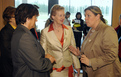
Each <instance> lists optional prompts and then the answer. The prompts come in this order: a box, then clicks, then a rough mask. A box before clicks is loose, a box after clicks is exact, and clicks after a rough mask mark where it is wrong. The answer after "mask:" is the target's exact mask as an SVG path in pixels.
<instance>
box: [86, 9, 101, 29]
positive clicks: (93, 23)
mask: <svg viewBox="0 0 121 77" xmlns="http://www.w3.org/2000/svg"><path fill="white" fill-rule="evenodd" d="M85 22H86V24H87V26H88V27H91V28H92V29H93V30H95V28H96V27H97V25H98V24H99V22H100V15H99V14H98V15H97V16H95V15H94V14H93V13H92V12H91V11H90V10H86V11H85Z"/></svg>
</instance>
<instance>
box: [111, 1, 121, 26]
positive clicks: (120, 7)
mask: <svg viewBox="0 0 121 77" xmlns="http://www.w3.org/2000/svg"><path fill="white" fill-rule="evenodd" d="M120 14H121V0H113V16H112V17H113V18H112V26H113V27H114V28H116V27H117V26H118V22H119V15H120Z"/></svg>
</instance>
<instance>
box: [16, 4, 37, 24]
mask: <svg viewBox="0 0 121 77" xmlns="http://www.w3.org/2000/svg"><path fill="white" fill-rule="evenodd" d="M34 15H37V16H38V15H39V12H38V10H37V8H36V7H35V6H33V5H32V4H27V3H23V4H21V5H19V6H18V7H17V8H16V12H15V19H16V24H17V25H18V24H24V23H25V22H26V19H27V18H29V19H31V18H32V17H33V16H34Z"/></svg>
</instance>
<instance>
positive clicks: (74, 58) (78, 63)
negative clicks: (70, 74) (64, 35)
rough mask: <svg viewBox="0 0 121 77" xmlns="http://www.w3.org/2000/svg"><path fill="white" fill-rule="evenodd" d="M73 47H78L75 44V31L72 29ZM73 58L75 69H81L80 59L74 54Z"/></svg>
mask: <svg viewBox="0 0 121 77" xmlns="http://www.w3.org/2000/svg"><path fill="white" fill-rule="evenodd" d="M71 36H72V38H71V45H72V46H74V47H76V43H75V39H74V35H73V31H72V29H71ZM72 58H73V64H74V68H75V69H77V68H80V62H79V59H78V57H77V56H75V55H74V54H72Z"/></svg>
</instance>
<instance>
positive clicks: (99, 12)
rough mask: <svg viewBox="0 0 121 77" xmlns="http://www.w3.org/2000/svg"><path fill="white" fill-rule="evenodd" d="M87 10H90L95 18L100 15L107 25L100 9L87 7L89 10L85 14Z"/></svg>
mask: <svg viewBox="0 0 121 77" xmlns="http://www.w3.org/2000/svg"><path fill="white" fill-rule="evenodd" d="M86 10H90V11H91V12H92V13H93V14H94V15H95V16H97V15H98V14H100V19H101V20H102V21H103V22H104V23H106V21H105V19H104V18H103V15H102V12H101V10H100V8H99V7H97V6H89V7H87V8H86V9H85V10H84V12H85V11H86Z"/></svg>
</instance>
